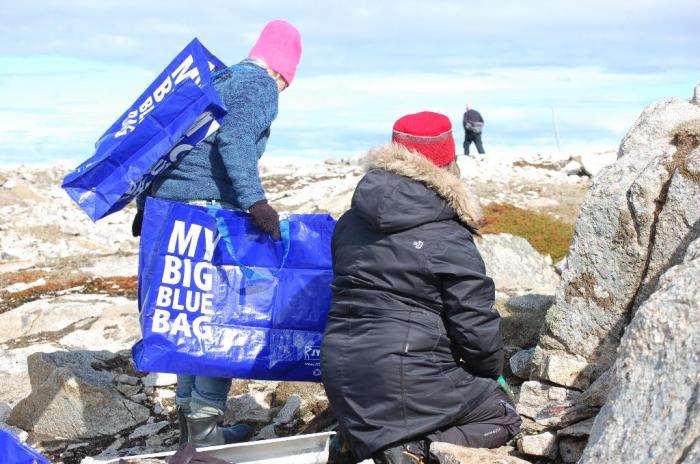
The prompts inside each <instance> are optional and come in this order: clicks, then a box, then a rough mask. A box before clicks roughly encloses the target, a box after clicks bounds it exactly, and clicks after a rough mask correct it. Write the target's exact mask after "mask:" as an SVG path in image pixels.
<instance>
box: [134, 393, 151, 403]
mask: <svg viewBox="0 0 700 464" xmlns="http://www.w3.org/2000/svg"><path fill="white" fill-rule="evenodd" d="M130 398H131V400H132V401H135V402H137V403H143V402H144V401H146V400H147V399H148V397H147V396H146V394H145V393H137V394H136V395H133V396H131V397H130Z"/></svg>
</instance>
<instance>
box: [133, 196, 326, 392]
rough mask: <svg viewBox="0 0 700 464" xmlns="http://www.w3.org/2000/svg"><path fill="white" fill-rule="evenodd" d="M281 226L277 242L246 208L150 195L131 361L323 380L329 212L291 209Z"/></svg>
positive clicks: (183, 370)
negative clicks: (215, 206) (137, 333)
mask: <svg viewBox="0 0 700 464" xmlns="http://www.w3.org/2000/svg"><path fill="white" fill-rule="evenodd" d="M280 225H281V232H282V240H281V241H278V242H275V241H273V240H272V239H271V238H270V237H269V236H268V235H267V234H262V233H261V232H260V231H259V230H258V229H257V228H256V227H255V226H254V225H253V224H252V222H251V220H250V217H249V215H248V214H246V213H242V212H237V211H229V210H222V209H211V208H205V207H200V206H193V205H188V204H183V203H177V202H171V201H166V200H159V199H155V198H148V199H147V202H146V211H145V215H144V222H143V228H142V234H141V246H140V249H139V308H140V310H141V330H142V334H143V339H142V340H141V341H140V342H138V343H137V344H136V345H135V346H134V348H133V356H134V361H135V363H136V367H137V368H138V369H140V370H142V371H151V372H171V373H177V374H194V375H204V376H207V377H230V378H241V379H257V380H298V381H312V382H320V381H321V367H320V346H321V339H322V337H323V330H324V328H325V325H326V318H327V315H328V310H329V309H330V304H331V289H330V284H331V282H332V280H333V269H332V259H331V237H332V235H333V229H334V228H335V221H334V220H333V218H332V217H330V216H329V215H320V214H298V215H289V216H288V217H287V218H286V219H283V220H282V221H281V223H280Z"/></svg>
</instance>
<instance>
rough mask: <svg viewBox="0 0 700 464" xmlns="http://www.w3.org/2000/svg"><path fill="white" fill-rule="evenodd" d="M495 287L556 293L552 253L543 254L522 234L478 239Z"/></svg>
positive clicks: (507, 290) (557, 277)
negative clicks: (548, 254) (519, 235)
mask: <svg viewBox="0 0 700 464" xmlns="http://www.w3.org/2000/svg"><path fill="white" fill-rule="evenodd" d="M476 246H477V248H478V249H479V252H480V253H481V257H482V258H483V259H484V264H485V265H486V274H487V275H488V276H489V277H491V278H492V279H493V280H494V282H495V284H496V290H498V291H501V292H505V293H509V294H521V293H540V294H544V295H554V291H555V289H556V286H557V284H558V283H559V276H558V275H557V274H556V272H554V268H553V267H552V260H551V258H550V257H549V256H547V257H545V256H542V255H541V254H539V253H538V252H537V250H535V249H534V248H533V247H532V245H530V243H529V242H528V241H527V240H525V239H524V238H522V237H516V236H515V235H510V234H487V235H484V236H483V238H481V239H479V240H477V241H476Z"/></svg>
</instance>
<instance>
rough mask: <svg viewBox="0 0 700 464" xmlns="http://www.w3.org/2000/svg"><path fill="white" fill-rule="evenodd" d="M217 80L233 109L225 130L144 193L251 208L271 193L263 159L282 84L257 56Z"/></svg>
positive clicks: (142, 197)
mask: <svg viewBox="0 0 700 464" xmlns="http://www.w3.org/2000/svg"><path fill="white" fill-rule="evenodd" d="M230 70H231V72H230V73H224V75H223V76H221V77H219V78H217V80H216V81H215V82H214V88H215V89H216V91H217V92H218V93H219V95H220V96H221V99H222V100H223V102H224V104H225V105H226V108H227V109H228V114H226V116H224V118H223V121H222V122H221V127H220V128H219V130H218V131H217V132H216V133H214V134H212V135H210V136H209V137H207V138H206V139H204V140H202V141H201V142H199V143H198V144H197V145H196V146H195V147H194V148H193V149H192V151H190V152H189V153H188V154H187V155H185V156H184V157H183V158H182V159H181V160H180V161H179V162H177V163H174V164H173V165H172V166H170V167H169V168H168V169H166V170H165V171H163V172H162V173H161V174H159V175H158V176H157V177H156V178H155V179H153V182H152V183H151V186H150V188H149V189H147V190H146V191H145V192H144V193H143V194H141V195H139V197H138V199H137V207H138V208H139V209H143V207H144V203H145V201H146V196H153V197H157V198H165V199H168V200H175V201H183V202H184V201H193V200H215V201H217V202H226V203H230V204H232V205H233V206H234V207H235V208H237V209H240V210H244V211H247V210H248V209H249V208H250V207H251V206H252V205H253V204H254V203H256V202H258V201H260V200H264V199H265V191H264V190H263V187H262V182H261V180H260V174H259V171H258V161H259V160H260V157H261V156H262V154H263V152H264V151H265V146H266V144H267V139H268V138H269V137H270V126H271V125H272V121H274V119H275V118H276V117H277V108H278V98H279V93H278V91H277V84H276V83H275V80H274V79H273V78H272V77H270V76H269V75H268V74H267V72H266V71H265V70H264V69H262V68H261V67H259V66H257V65H255V64H254V63H251V62H246V61H244V62H241V63H239V64H237V65H235V66H233V67H231V68H230Z"/></svg>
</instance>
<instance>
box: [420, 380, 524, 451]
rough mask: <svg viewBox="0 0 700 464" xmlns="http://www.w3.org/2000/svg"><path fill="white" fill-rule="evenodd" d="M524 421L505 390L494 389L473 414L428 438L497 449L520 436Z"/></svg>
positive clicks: (460, 444) (470, 446) (467, 445)
mask: <svg viewBox="0 0 700 464" xmlns="http://www.w3.org/2000/svg"><path fill="white" fill-rule="evenodd" d="M521 423H522V419H521V418H520V416H519V415H518V413H517V412H516V411H515V406H514V405H513V403H511V402H510V399H509V398H508V397H507V396H506V395H505V393H503V391H501V389H500V388H499V389H497V390H494V392H493V393H492V394H491V395H489V397H488V398H487V399H486V400H485V401H484V402H483V403H481V404H480V405H479V406H478V407H476V408H475V409H474V410H472V411H471V412H470V413H469V414H467V415H466V416H464V417H463V418H462V419H460V420H459V421H457V422H456V423H455V424H453V425H451V426H450V427H447V428H445V429H442V430H437V431H435V432H433V433H431V434H430V435H428V436H427V437H426V438H427V439H428V440H429V441H431V442H432V441H441V442H446V443H452V444H454V445H459V446H466V447H469V448H497V447H499V446H501V445H504V444H506V443H507V442H508V440H510V439H511V438H513V437H514V436H515V435H517V434H518V432H519V431H520V424H521Z"/></svg>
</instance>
